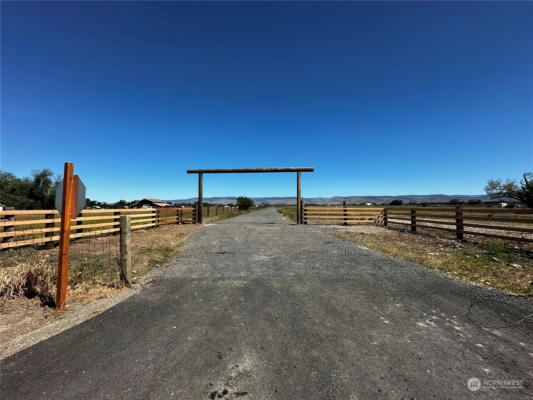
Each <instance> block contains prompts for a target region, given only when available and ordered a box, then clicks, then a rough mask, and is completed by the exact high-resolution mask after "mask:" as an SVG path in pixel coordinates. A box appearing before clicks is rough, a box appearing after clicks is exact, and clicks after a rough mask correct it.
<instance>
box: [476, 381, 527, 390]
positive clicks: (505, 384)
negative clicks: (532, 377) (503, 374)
mask: <svg viewBox="0 0 533 400" xmlns="http://www.w3.org/2000/svg"><path fill="white" fill-rule="evenodd" d="M466 386H467V387H468V389H470V390H471V391H472V392H477V391H478V390H480V389H484V388H487V389H522V388H524V380H523V379H483V380H481V379H479V378H470V379H469V380H468V381H467V382H466Z"/></svg>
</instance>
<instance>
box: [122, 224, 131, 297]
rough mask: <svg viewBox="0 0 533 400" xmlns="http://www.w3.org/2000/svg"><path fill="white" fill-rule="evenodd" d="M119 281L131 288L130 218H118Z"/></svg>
mask: <svg viewBox="0 0 533 400" xmlns="http://www.w3.org/2000/svg"><path fill="white" fill-rule="evenodd" d="M120 281H121V282H122V283H123V284H125V285H126V286H127V287H131V217H130V216H129V215H121V216H120Z"/></svg>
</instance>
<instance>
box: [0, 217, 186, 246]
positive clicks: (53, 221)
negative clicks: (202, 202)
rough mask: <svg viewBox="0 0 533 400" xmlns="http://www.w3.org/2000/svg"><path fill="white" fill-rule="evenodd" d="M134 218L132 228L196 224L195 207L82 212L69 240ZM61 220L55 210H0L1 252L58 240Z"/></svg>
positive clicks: (116, 227) (112, 230)
mask: <svg viewBox="0 0 533 400" xmlns="http://www.w3.org/2000/svg"><path fill="white" fill-rule="evenodd" d="M121 215H130V216H131V229H132V230H135V229H143V228H152V227H156V226H160V225H167V224H192V223H195V222H196V209H195V207H177V208H140V209H105V210H103V209H102V210H83V211H82V212H81V216H80V217H78V218H74V219H72V220H71V233H70V238H71V239H76V238H82V237H87V236H99V235H106V234H111V233H116V232H119V231H120V216H121ZM60 222H61V217H60V215H59V213H58V212H57V211H56V210H6V211H0V230H2V232H0V240H1V243H0V249H6V248H12V247H20V246H27V245H35V244H45V243H49V242H56V241H58V240H59V231H60V226H59V225H60Z"/></svg>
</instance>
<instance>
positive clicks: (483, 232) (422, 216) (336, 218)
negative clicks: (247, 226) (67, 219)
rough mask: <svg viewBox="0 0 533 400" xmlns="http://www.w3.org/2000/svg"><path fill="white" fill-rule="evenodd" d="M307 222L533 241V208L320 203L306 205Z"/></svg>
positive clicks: (461, 237) (460, 236)
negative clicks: (338, 204) (328, 205)
mask: <svg viewBox="0 0 533 400" xmlns="http://www.w3.org/2000/svg"><path fill="white" fill-rule="evenodd" d="M303 218H304V224H308V223H310V222H312V221H316V222H318V223H337V224H339V223H340V224H343V225H350V224H361V223H367V224H376V225H383V226H389V225H391V224H395V225H403V226H406V227H409V228H410V230H411V231H412V232H416V231H417V229H419V228H425V229H436V230H441V231H446V232H452V233H455V235H456V237H457V239H463V238H464V236H465V235H472V236H482V237H489V238H496V239H503V240H511V241H519V242H526V243H533V209H522V208H518V209H516V208H494V207H461V206H458V207H381V208H379V207H354V206H340V207H339V206H336V207H320V206H305V205H304V217H303Z"/></svg>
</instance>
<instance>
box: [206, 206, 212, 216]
mask: <svg viewBox="0 0 533 400" xmlns="http://www.w3.org/2000/svg"><path fill="white" fill-rule="evenodd" d="M210 209H211V207H209V206H207V217H209V215H210V214H209V210H210Z"/></svg>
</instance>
